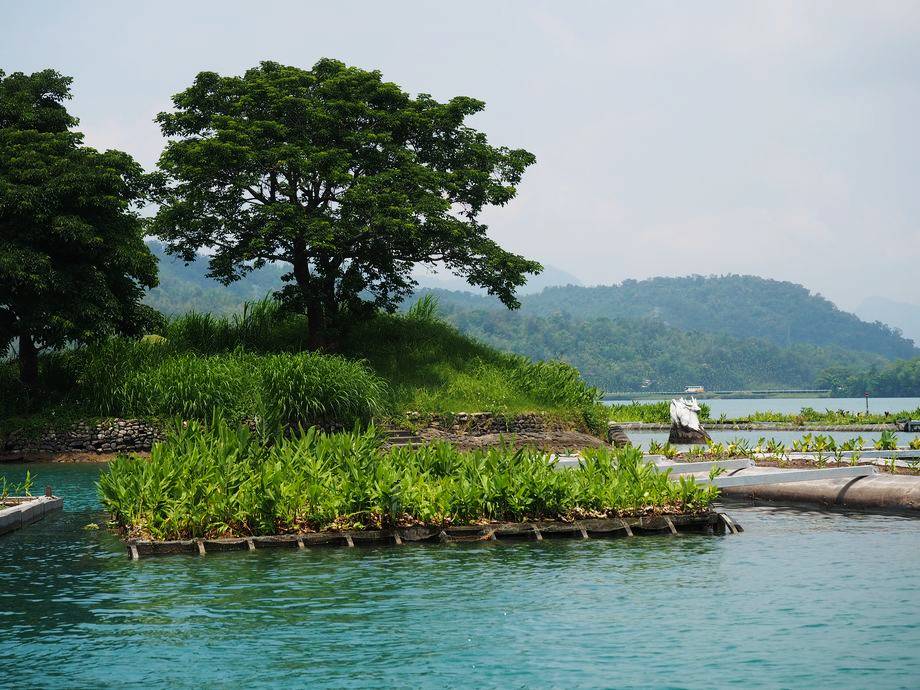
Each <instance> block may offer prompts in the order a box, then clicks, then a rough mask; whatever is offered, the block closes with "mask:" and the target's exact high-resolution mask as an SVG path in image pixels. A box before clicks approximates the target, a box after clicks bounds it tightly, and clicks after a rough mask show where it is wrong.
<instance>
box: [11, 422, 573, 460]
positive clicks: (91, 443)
mask: <svg viewBox="0 0 920 690" xmlns="http://www.w3.org/2000/svg"><path fill="white" fill-rule="evenodd" d="M408 421H409V424H410V425H411V426H413V427H415V428H417V429H420V430H421V429H430V430H433V431H436V432H443V433H445V434H448V435H450V436H470V437H475V436H488V435H492V434H524V435H526V434H539V433H556V432H565V431H573V428H572V424H571V423H566V422H565V421H564V420H560V419H559V418H558V417H553V416H549V415H543V414H540V413H530V414H520V415H514V416H503V415H497V414H493V413H490V412H460V413H457V414H443V415H426V416H423V415H420V414H417V413H409V415H408ZM162 437H163V434H162V431H161V430H160V429H159V428H158V427H156V426H154V425H153V424H151V423H149V422H145V421H142V420H137V419H112V420H107V421H104V422H100V423H98V424H88V423H86V422H81V423H79V424H76V425H75V426H73V427H72V428H70V429H67V430H57V431H55V430H49V431H46V432H43V433H41V434H38V435H36V434H34V433H23V432H19V431H14V432H12V433H10V434H9V435H7V436H6V437H5V438H0V453H3V454H4V455H7V456H9V455H13V456H16V455H19V454H56V453H97V454H102V453H121V452H136V451H148V450H150V446H151V445H153V442H154V441H156V440H160V439H162Z"/></svg>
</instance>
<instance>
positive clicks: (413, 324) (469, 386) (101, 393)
mask: <svg viewBox="0 0 920 690" xmlns="http://www.w3.org/2000/svg"><path fill="white" fill-rule="evenodd" d="M305 338H306V321H305V317H303V316H302V315H298V314H289V313H284V312H282V311H281V310H280V309H279V307H278V305H277V303H275V302H273V301H270V300H265V301H262V302H258V303H256V304H253V305H247V308H246V309H245V310H244V312H243V313H242V314H237V315H234V316H231V317H214V316H212V315H210V314H196V313H190V314H185V315H183V316H180V317H177V318H175V319H172V320H170V321H169V322H168V323H167V324H166V326H165V328H164V329H163V331H162V333H161V334H157V335H156V336H146V337H145V338H143V339H141V340H139V341H138V340H130V339H126V338H110V339H108V340H105V341H102V342H99V343H95V344H92V345H88V346H84V347H80V348H77V349H74V350H68V351H64V352H58V353H54V354H51V355H47V356H44V357H42V358H41V363H40V370H41V383H42V389H43V393H42V396H41V397H39V398H34V397H33V398H32V399H29V398H27V397H26V396H25V394H24V393H23V391H21V390H20V389H19V388H18V384H17V383H16V376H15V368H14V365H13V364H12V363H9V364H6V365H2V366H0V393H2V394H3V395H2V397H0V417H8V418H9V417H17V416H22V415H33V417H36V418H38V419H41V420H42V421H43V422H47V421H49V420H50V419H52V418H54V419H57V420H60V421H62V422H63V421H65V420H70V419H76V418H92V417H155V418H170V417H181V418H182V419H210V418H212V417H221V418H224V419H228V420H235V421H238V420H241V419H244V418H258V419H260V420H263V421H264V422H265V423H266V424H267V425H268V426H269V427H275V426H277V425H294V426H296V425H297V424H301V425H304V426H309V425H313V424H319V425H323V426H329V425H332V424H338V425H344V426H347V427H351V426H352V425H354V424H355V423H362V424H366V423H367V422H369V421H370V420H371V419H378V420H380V419H386V418H391V417H392V418H396V417H400V416H401V415H402V414H403V413H404V412H406V411H409V410H413V411H418V412H422V413H450V412H460V411H482V412H496V413H501V414H514V413H519V412H536V411H540V412H549V413H553V414H557V415H559V416H563V417H566V418H568V419H569V420H570V421H571V423H572V425H573V426H575V427H581V428H585V429H590V430H594V431H596V432H600V431H601V430H602V429H603V426H604V423H605V422H606V411H605V409H604V408H603V406H601V405H599V404H598V402H597V400H598V391H597V390H596V389H593V388H591V387H589V386H587V385H586V384H585V383H584V381H582V379H581V377H580V376H579V374H578V372H577V371H576V370H575V369H573V368H572V367H570V366H568V365H566V364H564V363H561V362H540V363H534V362H530V361H529V360H527V359H525V358H523V357H520V356H516V355H510V354H505V353H502V352H498V351H497V350H494V349H492V348H490V347H488V346H485V345H483V344H481V343H478V342H476V341H473V340H471V339H469V338H467V337H465V336H463V335H461V334H460V333H459V332H458V331H457V330H456V329H454V328H453V327H452V326H449V325H447V324H445V323H443V322H441V321H439V320H438V319H437V318H436V316H435V314H434V305H433V304H432V303H431V302H430V301H429V302H421V303H420V304H419V305H418V306H417V307H416V308H414V309H412V310H410V312H409V313H408V314H405V315H385V314H381V315H378V316H376V317H375V318H373V319H370V320H368V321H360V322H356V323H354V324H352V325H351V327H350V329H349V330H347V331H345V332H343V333H342V334H341V335H340V337H339V338H338V340H337V342H336V343H335V348H334V349H335V350H336V351H337V353H336V354H330V353H316V352H307V351H305V348H306V346H305ZM22 421H23V420H22V419H8V420H7V422H6V423H5V424H4V426H6V427H7V428H8V427H10V426H16V425H17V424H18V425H20V426H21V425H22ZM33 421H34V419H33Z"/></svg>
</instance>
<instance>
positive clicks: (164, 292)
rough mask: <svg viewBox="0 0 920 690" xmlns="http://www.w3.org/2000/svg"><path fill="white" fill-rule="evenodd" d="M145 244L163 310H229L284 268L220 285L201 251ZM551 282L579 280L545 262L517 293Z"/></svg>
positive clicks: (449, 278) (276, 281)
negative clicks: (185, 258)
mask: <svg viewBox="0 0 920 690" xmlns="http://www.w3.org/2000/svg"><path fill="white" fill-rule="evenodd" d="M147 244H148V246H149V247H150V249H151V251H152V252H153V253H154V254H155V255H156V257H157V258H158V259H159V261H160V285H159V287H157V288H154V289H153V290H151V291H150V293H149V294H148V296H147V299H146V302H147V303H148V304H150V305H151V306H153V307H156V308H157V309H159V310H160V311H161V312H163V313H164V314H179V313H182V312H185V311H189V310H190V309H194V310H196V311H211V312H215V313H222V314H224V313H230V312H234V311H238V310H239V309H241V308H242V306H243V302H247V301H252V300H257V299H261V298H262V297H265V295H267V294H269V293H271V292H274V291H275V290H278V289H279V288H280V287H281V286H282V285H283V283H282V281H281V276H282V275H283V274H284V273H285V272H286V269H284V268H283V267H282V266H279V265H276V266H265V267H264V268H262V269H259V270H258V271H253V272H252V273H250V274H248V275H247V276H246V277H245V278H243V279H241V280H239V281H236V282H234V283H231V284H230V285H227V286H223V285H221V284H220V283H218V282H217V281H216V280H214V279H213V278H208V277H207V271H208V257H207V256H204V255H201V256H200V257H199V258H198V259H197V260H196V261H193V262H192V263H190V264H189V265H188V266H186V265H185V264H184V262H182V261H181V260H180V259H177V258H176V257H173V256H169V255H167V254H166V251H165V250H164V248H163V245H162V244H161V243H160V242H157V241H156V240H150V241H148V242H147ZM416 279H417V280H418V281H419V287H420V288H431V289H442V290H453V291H464V290H465V291H469V292H470V294H478V295H482V296H485V295H486V292H485V291H484V290H477V289H476V288H473V287H471V286H470V285H469V284H468V283H467V282H466V281H464V280H463V279H462V278H458V277H456V276H454V275H453V274H451V273H448V272H444V273H439V274H437V275H433V276H428V275H425V276H417V277H416ZM553 285H581V282H580V281H579V280H578V278H576V277H575V276H573V275H572V274H571V273H567V272H566V271H563V270H562V269H560V268H555V267H553V266H547V267H546V268H545V269H544V270H543V272H542V273H541V274H539V275H536V276H531V278H530V280H528V281H527V285H525V286H524V287H523V288H521V289H520V290H519V293H520V294H522V295H526V294H531V293H535V292H539V291H541V290H543V289H544V288H546V287H550V286H553Z"/></svg>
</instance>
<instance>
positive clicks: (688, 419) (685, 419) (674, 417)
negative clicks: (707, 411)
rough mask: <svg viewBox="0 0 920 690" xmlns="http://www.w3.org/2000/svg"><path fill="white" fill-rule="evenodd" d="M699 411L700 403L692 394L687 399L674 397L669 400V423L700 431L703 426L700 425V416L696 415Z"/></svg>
mask: <svg viewBox="0 0 920 690" xmlns="http://www.w3.org/2000/svg"><path fill="white" fill-rule="evenodd" d="M699 411H700V404H699V403H698V402H697V401H696V398H694V397H692V396H691V398H690V399H689V400H687V399H685V398H675V399H674V400H672V401H671V424H677V425H679V426H682V427H684V428H686V429H693V430H694V431H702V430H703V427H702V426H700V418H699V417H698V416H697V412H699Z"/></svg>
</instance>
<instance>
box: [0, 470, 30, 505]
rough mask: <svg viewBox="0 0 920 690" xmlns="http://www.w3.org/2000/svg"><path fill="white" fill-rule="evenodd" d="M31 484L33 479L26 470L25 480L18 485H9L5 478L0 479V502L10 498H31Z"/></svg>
mask: <svg viewBox="0 0 920 690" xmlns="http://www.w3.org/2000/svg"><path fill="white" fill-rule="evenodd" d="M33 484H34V478H33V477H32V474H31V473H30V472H29V470H26V476H25V479H23V480H22V481H21V482H20V483H19V484H10V483H8V482H7V480H6V477H0V500H3V499H4V498H9V497H10V496H31V495H32V493H31V492H32V485H33Z"/></svg>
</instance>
